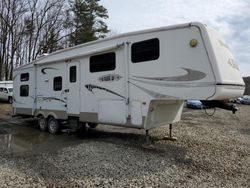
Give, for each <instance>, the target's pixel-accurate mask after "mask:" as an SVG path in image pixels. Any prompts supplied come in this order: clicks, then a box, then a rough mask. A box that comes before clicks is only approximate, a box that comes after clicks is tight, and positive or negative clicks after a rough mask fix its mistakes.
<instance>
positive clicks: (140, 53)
mask: <svg viewBox="0 0 250 188" xmlns="http://www.w3.org/2000/svg"><path fill="white" fill-rule="evenodd" d="M131 56H132V62H133V63H139V62H143V61H152V60H156V59H158V58H159V56H160V42H159V39H157V38H155V39H150V40H144V41H141V42H136V43H134V44H132V47H131Z"/></svg>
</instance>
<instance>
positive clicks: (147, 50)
mask: <svg viewBox="0 0 250 188" xmlns="http://www.w3.org/2000/svg"><path fill="white" fill-rule="evenodd" d="M13 78H14V103H13V113H14V114H18V115H23V116H25V115H28V116H33V117H38V118H39V126H40V128H41V129H42V130H46V129H48V130H49V132H50V133H56V132H57V131H58V129H59V122H60V120H64V121H65V120H71V119H75V120H76V122H86V123H89V125H92V126H94V125H95V124H97V123H105V124H111V125H117V126H124V127H133V128H139V129H146V130H149V129H151V128H154V127H158V126H162V125H166V124H172V123H174V122H177V121H179V120H180V118H181V114H182V109H183V104H184V101H185V100H186V99H198V100H203V101H204V102H207V104H208V105H209V101H210V102H211V105H214V106H216V105H217V102H216V101H219V100H226V99H230V98H235V97H237V96H242V95H243V92H244V88H245V85H244V82H243V80H242V77H241V75H240V72H239V69H238V66H237V64H236V63H235V60H234V58H233V56H232V54H231V51H230V49H229V47H228V46H227V44H226V43H225V42H224V40H223V39H222V38H221V37H220V36H219V35H218V34H217V33H216V32H215V31H214V30H213V29H211V28H209V27H207V26H206V25H203V24H201V23H188V24H181V25H175V26H168V27H162V28H157V29H150V30H144V31H139V32H132V33H128V34H122V35H119V36H115V37H112V38H106V39H102V40H97V41H94V42H90V43H87V44H83V45H78V46H74V47H72V48H68V49H64V50H60V51H57V52H54V53H52V54H50V55H46V56H43V57H41V58H39V59H37V60H35V61H33V62H31V63H29V64H26V65H24V66H21V67H18V68H17V69H15V71H14V74H13ZM218 106H220V105H218ZM222 107H223V105H222ZM226 108H229V109H232V110H234V108H233V107H228V106H226Z"/></svg>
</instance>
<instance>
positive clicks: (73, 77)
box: [66, 62, 81, 115]
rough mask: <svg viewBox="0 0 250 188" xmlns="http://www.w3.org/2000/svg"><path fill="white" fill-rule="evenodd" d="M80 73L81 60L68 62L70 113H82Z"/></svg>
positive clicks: (68, 104) (68, 105) (68, 107)
mask: <svg viewBox="0 0 250 188" xmlns="http://www.w3.org/2000/svg"><path fill="white" fill-rule="evenodd" d="M79 85H80V75H79V62H72V63H69V64H68V89H67V90H66V91H67V93H68V96H67V112H68V114H69V115H78V114H79V113H80V103H81V102H80V88H79Z"/></svg>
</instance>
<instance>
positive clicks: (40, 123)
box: [38, 116, 48, 131]
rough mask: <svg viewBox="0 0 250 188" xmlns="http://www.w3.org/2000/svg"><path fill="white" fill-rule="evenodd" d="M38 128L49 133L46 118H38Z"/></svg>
mask: <svg viewBox="0 0 250 188" xmlns="http://www.w3.org/2000/svg"><path fill="white" fill-rule="evenodd" d="M38 126H39V129H40V130H41V131H47V129H48V121H47V119H46V118H45V117H44V116H39V117H38Z"/></svg>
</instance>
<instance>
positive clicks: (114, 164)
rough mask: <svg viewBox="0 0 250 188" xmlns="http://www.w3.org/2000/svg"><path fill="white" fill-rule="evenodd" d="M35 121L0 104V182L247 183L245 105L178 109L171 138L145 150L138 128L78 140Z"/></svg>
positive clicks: (157, 133)
mask: <svg viewBox="0 0 250 188" xmlns="http://www.w3.org/2000/svg"><path fill="white" fill-rule="evenodd" d="M35 124H36V123H35V121H33V120H21V119H17V118H11V117H10V106H9V105H8V104H0V187H53V186H54V187H98V186H100V187H250V105H248V106H240V110H239V112H238V113H237V114H236V115H232V114H231V113H230V112H227V111H224V110H217V111H216V113H215V115H214V116H213V117H209V116H207V115H206V114H205V113H204V111H203V110H184V113H183V116H182V121H181V122H179V123H176V124H174V130H173V131H174V132H173V134H174V135H175V136H177V137H178V140H177V141H175V142H171V141H158V142H155V143H154V148H151V149H146V148H145V147H143V145H144V144H145V142H144V131H142V130H134V129H124V128H116V127H110V126H104V125H100V126H98V127H97V128H96V129H93V130H89V131H88V135H87V137H86V138H83V139H80V138H78V137H76V136H75V135H73V134H71V135H69V134H60V135H56V136H53V135H49V134H48V133H44V132H41V131H39V130H38V129H37V128H35ZM167 133H168V126H165V127H161V128H157V129H154V130H152V131H151V132H150V134H151V135H152V137H153V138H155V139H157V138H161V137H163V136H165V135H167Z"/></svg>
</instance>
